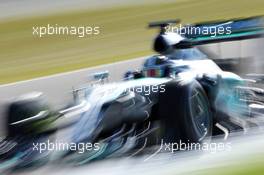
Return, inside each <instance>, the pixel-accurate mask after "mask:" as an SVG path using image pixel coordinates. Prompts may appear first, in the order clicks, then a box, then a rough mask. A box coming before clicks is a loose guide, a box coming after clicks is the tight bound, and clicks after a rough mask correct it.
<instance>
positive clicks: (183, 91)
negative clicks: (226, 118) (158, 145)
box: [158, 80, 213, 143]
mask: <svg viewBox="0 0 264 175" xmlns="http://www.w3.org/2000/svg"><path fill="white" fill-rule="evenodd" d="M165 87H166V91H165V92H164V93H160V97H159V109H158V111H159V116H160V117H161V121H162V123H163V125H162V126H164V127H163V128H162V130H163V132H162V133H163V134H162V136H163V138H162V139H163V140H164V142H170V143H171V142H173V143H175V142H176V143H179V142H181V143H202V142H203V141H204V140H205V139H208V138H210V136H211V135H212V127H213V119H212V113H211V111H210V104H209V101H208V98H207V96H206V93H205V92H204V90H203V88H202V86H201V85H200V84H199V83H198V82H197V81H196V80H192V81H175V80H173V81H171V82H169V83H167V84H166V85H165Z"/></svg>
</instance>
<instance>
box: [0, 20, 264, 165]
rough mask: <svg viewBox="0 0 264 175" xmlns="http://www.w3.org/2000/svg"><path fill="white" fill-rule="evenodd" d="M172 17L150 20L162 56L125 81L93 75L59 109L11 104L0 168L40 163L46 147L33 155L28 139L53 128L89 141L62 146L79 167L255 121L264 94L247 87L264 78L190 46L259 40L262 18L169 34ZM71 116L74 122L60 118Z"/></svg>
mask: <svg viewBox="0 0 264 175" xmlns="http://www.w3.org/2000/svg"><path fill="white" fill-rule="evenodd" d="M174 22H177V21H166V22H155V23H151V24H150V27H160V28H161V31H160V33H159V35H158V36H157V37H156V39H155V42H154V50H155V51H157V52H159V53H160V55H156V56H151V57H150V58H148V59H147V60H146V61H145V64H144V66H143V69H142V70H140V71H129V72H127V73H125V81H122V82H118V83H102V82H103V81H104V80H105V79H107V77H108V73H107V72H103V73H98V74H95V75H94V77H95V79H96V80H98V81H99V82H100V83H93V85H91V86H87V87H84V88H80V89H76V90H74V92H73V94H74V99H75V100H74V103H73V104H72V105H70V106H68V107H67V108H65V109H61V110H59V111H57V110H51V108H50V107H49V106H48V105H47V103H46V102H45V101H43V100H41V98H40V96H39V95H37V96H36V95H34V96H32V95H31V96H26V97H23V98H22V99H21V98H20V99H19V100H18V101H15V102H13V103H11V104H10V105H9V108H8V109H9V110H8V111H9V112H8V116H7V118H8V119H7V126H8V127H7V128H8V136H7V138H6V139H5V140H3V141H2V144H1V145H0V155H1V157H0V161H1V162H5V163H3V164H2V163H1V166H2V165H3V166H4V165H5V166H4V167H16V168H17V167H29V166H32V165H36V164H37V163H36V162H38V163H39V162H43V159H46V158H47V155H48V154H49V151H45V156H43V154H41V153H39V152H38V153H36V150H37V151H39V150H38V149H37V148H35V150H34V149H33V150H34V151H33V150H32V146H33V145H32V144H31V143H41V142H47V139H49V138H50V136H51V135H52V134H53V133H55V132H56V131H57V132H58V131H61V130H62V129H63V128H69V127H70V128H71V129H70V133H69V134H67V135H70V138H69V139H68V143H69V144H75V149H76V145H80V144H81V143H91V145H90V146H89V150H87V149H86V150H84V151H83V152H82V153H83V154H79V152H78V151H76V150H73V149H71V150H67V151H65V150H64V151H63V153H60V154H59V155H60V156H59V159H61V160H65V162H71V163H75V164H77V165H81V164H85V163H87V162H89V161H90V160H95V159H102V158H105V157H110V156H114V155H117V156H118V155H124V154H126V155H136V154H138V153H139V152H140V151H139V150H143V148H145V147H147V146H151V145H157V144H161V143H178V142H183V143H202V142H204V141H205V140H206V139H209V140H210V137H211V136H213V135H216V134H220V133H221V132H226V131H227V132H232V131H236V130H244V129H247V128H249V127H252V126H259V125H260V124H261V117H263V114H264V110H263V109H264V99H263V97H264V91H263V90H262V89H260V88H256V87H252V86H248V85H249V84H253V83H262V81H263V80H264V76H263V75H250V77H249V78H250V80H248V79H243V78H241V77H240V76H238V75H236V74H234V73H231V72H225V71H223V70H221V69H220V68H219V67H218V66H217V65H216V64H215V63H214V62H213V61H212V60H210V59H208V58H207V56H206V54H204V53H202V52H201V51H200V50H199V49H197V48H196V47H195V46H196V45H201V44H208V43H215V42H225V41H233V40H242V39H250V38H256V37H262V36H263V18H261V17H255V18H248V19H238V20H229V21H218V22H210V23H201V24H196V25H192V27H196V28H197V29H199V30H200V31H202V30H205V29H206V28H209V29H210V30H212V31H216V30H218V29H219V28H220V27H223V28H225V29H229V30H230V31H231V33H230V32H229V30H227V31H225V30H224V31H223V32H224V33H221V34H218V33H215V34H214V35H213V36H212V35H211V34H210V33H208V34H204V33H203V34H199V33H198V34H197V33H196V34H190V33H189V34H188V33H185V34H180V33H179V31H177V32H175V31H170V32H167V31H166V30H167V29H168V26H169V24H171V23H174ZM188 27H190V26H188ZM207 30H208V29H207ZM221 31H222V30H221ZM69 118H72V120H71V122H68V123H66V124H65V123H63V122H61V121H62V120H65V119H69ZM61 123H63V124H61ZM13 143H15V144H13ZM35 146H36V144H35ZM70 148H72V147H70ZM86 148H87V147H86ZM93 148H94V149H93ZM44 150H45V149H44ZM10 160H13V161H10ZM0 168H1V167H0Z"/></svg>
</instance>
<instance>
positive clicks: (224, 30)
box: [174, 16, 264, 48]
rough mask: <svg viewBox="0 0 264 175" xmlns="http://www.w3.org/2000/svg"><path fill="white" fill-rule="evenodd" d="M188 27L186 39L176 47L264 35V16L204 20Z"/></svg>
mask: <svg viewBox="0 0 264 175" xmlns="http://www.w3.org/2000/svg"><path fill="white" fill-rule="evenodd" d="M186 29H189V32H187V33H184V34H182V35H183V36H184V37H185V38H186V39H185V40H183V41H181V42H180V43H177V44H175V45H174V47H175V48H188V47H192V46H197V45H204V44H210V43H219V42H228V41H237V40H245V39H253V38H259V37H263V36H264V17H263V16H257V17H251V18H244V19H231V20H223V21H211V22H203V23H197V24H194V25H189V26H185V30H186ZM190 30H191V32H190ZM193 30H195V31H193ZM204 31H207V32H204ZM208 31H210V32H208ZM219 31H221V33H219ZM181 33H183V32H182V31H181Z"/></svg>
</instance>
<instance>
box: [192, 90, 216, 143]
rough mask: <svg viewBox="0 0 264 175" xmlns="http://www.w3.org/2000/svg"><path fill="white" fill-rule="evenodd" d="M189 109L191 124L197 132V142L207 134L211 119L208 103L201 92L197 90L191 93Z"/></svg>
mask: <svg viewBox="0 0 264 175" xmlns="http://www.w3.org/2000/svg"><path fill="white" fill-rule="evenodd" d="M190 107H191V116H192V120H193V124H194V126H195V127H196V129H197V131H198V134H199V141H201V140H203V139H204V138H205V137H206V136H207V134H208V131H209V127H210V117H211V116H210V112H209V109H208V103H207V101H206V99H205V98H204V95H203V94H202V93H201V92H199V91H197V90H195V91H193V94H192V96H191V100H190Z"/></svg>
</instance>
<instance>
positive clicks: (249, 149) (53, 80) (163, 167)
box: [0, 39, 264, 175]
mask: <svg viewBox="0 0 264 175" xmlns="http://www.w3.org/2000/svg"><path fill="white" fill-rule="evenodd" d="M262 43H263V40H259V39H257V40H248V41H245V42H242V43H240V42H239V43H227V44H224V45H222V46H221V47H222V48H221V49H219V46H216V45H215V46H210V50H214V51H219V52H221V53H222V54H221V55H222V57H235V55H232V54H234V52H237V53H236V57H237V56H240V57H245V58H246V57H249V58H251V60H250V61H249V62H248V61H247V62H246V63H244V64H243V65H242V68H244V69H245V70H244V72H245V73H250V72H261V71H263V70H262V69H263V67H264V66H263V65H264V64H263V63H264V61H263V55H264V54H263V49H262V47H263V45H261V44H262ZM237 54H238V55H237ZM143 61H144V58H137V59H133V60H128V61H124V62H118V63H113V64H107V65H102V66H98V67H94V68H87V69H82V70H77V71H73V72H68V73H62V74H57V75H52V76H47V77H41V78H37V79H32V80H26V81H22V82H17V83H11V84H6V85H1V86H0V99H1V101H0V113H1V116H2V117H3V116H4V112H5V105H6V104H7V103H8V102H10V101H12V99H14V98H15V97H17V96H19V95H21V94H24V93H28V92H32V91H41V92H43V93H44V94H45V95H46V97H47V99H48V100H49V101H50V102H51V103H52V105H54V106H56V107H57V106H60V105H61V104H62V103H65V101H70V100H71V98H72V96H71V90H72V87H80V86H83V84H87V83H88V82H89V80H91V75H92V74H93V73H95V72H100V71H105V70H108V71H109V72H110V81H120V79H121V78H122V75H123V73H124V72H125V71H127V70H133V69H136V68H140V66H141V64H142V62H143ZM249 63H250V64H249ZM2 121H3V120H2ZM1 123H2V124H3V123H4V122H1ZM0 128H2V130H3V126H2V127H0ZM0 133H1V134H0V135H3V134H4V132H3V131H2V132H0ZM260 133H263V131H262V130H258V131H257V132H254V133H251V134H250V135H247V136H244V137H237V136H234V138H233V140H232V151H231V152H228V151H227V152H226V151H224V152H220V153H217V154H212V153H196V152H195V153H194V152H183V153H177V154H172V153H159V154H158V155H157V156H153V157H151V159H148V157H149V156H150V155H144V156H140V157H135V158H121V159H114V160H113V159H109V160H105V161H100V162H95V163H92V164H91V165H88V166H84V167H77V168H71V167H60V166H52V165H50V166H46V167H43V168H40V169H39V170H36V171H32V172H24V173H19V174H26V175H30V174H32V175H34V174H54V175H57V174H66V175H67V174H87V173H89V174H106V172H107V174H120V175H121V174H122V175H123V174H143V173H144V174H163V175H164V174H190V173H193V172H194V171H196V170H197V167H199V168H198V169H206V168H212V167H214V166H215V167H218V166H220V165H221V166H222V165H223V164H226V163H227V162H228V163H230V162H235V160H237V159H239V160H242V159H246V156H248V155H251V154H259V153H263V149H262V147H263V142H264V139H263V138H264V134H260ZM249 139H250V142H248V140H249ZM220 140H221V139H220ZM241 143H243V144H241ZM245 143H246V144H245ZM241 145H242V146H241ZM238 148H239V149H238ZM227 155H229V156H227ZM230 155H232V156H230ZM146 160H147V161H146ZM198 160H199V161H198ZM186 165H188V167H189V168H188V169H186ZM208 166H209V167H208Z"/></svg>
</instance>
